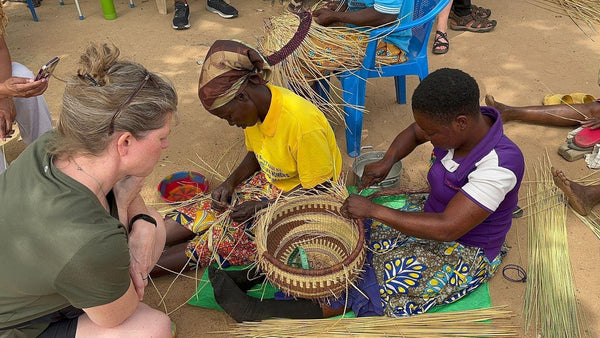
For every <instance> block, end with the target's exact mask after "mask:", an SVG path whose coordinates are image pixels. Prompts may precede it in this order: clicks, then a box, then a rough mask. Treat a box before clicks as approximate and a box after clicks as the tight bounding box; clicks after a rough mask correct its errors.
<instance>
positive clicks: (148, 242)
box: [129, 219, 156, 301]
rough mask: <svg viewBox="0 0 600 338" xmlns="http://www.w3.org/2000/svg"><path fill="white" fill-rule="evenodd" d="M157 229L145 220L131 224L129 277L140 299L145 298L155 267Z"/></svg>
mask: <svg viewBox="0 0 600 338" xmlns="http://www.w3.org/2000/svg"><path fill="white" fill-rule="evenodd" d="M155 246H156V227H155V226H154V225H153V224H152V223H149V222H147V221H145V220H143V219H138V220H137V221H135V223H132V224H131V229H130V232H129V256H130V262H129V275H130V276H131V280H132V281H133V285H134V286H135V291H136V292H137V294H138V297H139V298H140V301H141V300H142V299H143V298H144V288H145V287H146V286H147V285H148V275H149V274H150V271H152V268H153V267H154V261H153V258H154V248H155Z"/></svg>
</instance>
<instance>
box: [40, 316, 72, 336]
mask: <svg viewBox="0 0 600 338" xmlns="http://www.w3.org/2000/svg"><path fill="white" fill-rule="evenodd" d="M78 320H79V317H75V318H71V319H68V318H67V319H63V320H59V321H58V322H54V323H51V324H50V326H48V327H47V328H46V329H45V330H44V332H42V333H40V335H39V336H38V338H75V333H76V332H77V321H78Z"/></svg>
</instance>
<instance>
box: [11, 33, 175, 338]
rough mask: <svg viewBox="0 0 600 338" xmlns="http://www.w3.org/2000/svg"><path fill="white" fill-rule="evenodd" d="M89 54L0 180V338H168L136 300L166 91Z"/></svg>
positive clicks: (166, 127) (155, 251)
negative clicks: (52, 125)
mask: <svg viewBox="0 0 600 338" xmlns="http://www.w3.org/2000/svg"><path fill="white" fill-rule="evenodd" d="M118 56H119V50H118V49H117V48H116V47H114V46H111V45H106V44H103V45H91V46H90V47H88V48H87V50H86V52H85V53H84V54H83V55H82V56H81V61H80V68H79V70H78V73H77V75H76V76H73V77H71V78H70V79H69V81H68V83H67V85H66V88H65V93H64V95H63V108H62V112H61V115H60V118H59V120H58V126H57V129H56V130H54V131H50V132H48V133H46V134H44V135H42V136H41V137H40V138H39V139H37V140H36V141H35V142H33V143H32V144H31V145H30V146H29V147H27V149H25V151H24V152H23V153H22V154H21V155H20V156H19V157H18V158H17V159H16V160H15V161H14V162H13V163H12V164H11V166H10V167H9V168H8V169H6V171H5V172H4V173H3V174H2V175H0V200H2V208H0V219H2V222H1V223H0V248H1V250H2V252H1V255H2V260H1V261H0V270H2V278H1V279H0V336H3V337H4V336H5V335H8V336H10V337H13V336H18V337H21V336H26V337H75V336H78V337H79V336H80V337H95V336H103V337H150V336H153V337H171V336H172V332H171V321H170V320H169V317H168V316H167V315H165V314H164V313H162V312H160V311H158V310H155V309H152V308H151V307H149V306H148V305H146V304H144V303H142V302H141V301H142V298H143V296H144V288H145V287H146V286H147V284H148V280H147V279H148V273H149V272H150V270H151V269H152V267H153V266H154V264H155V263H156V261H157V260H158V258H159V256H160V253H161V252H162V249H163V247H164V243H165V228H164V222H163V220H162V217H160V215H159V214H158V212H156V211H155V210H153V209H150V208H148V207H147V206H146V204H145V203H144V200H143V199H142V197H141V195H140V193H139V192H140V190H141V188H142V185H143V180H144V177H146V176H148V175H149V174H150V173H151V172H152V170H153V168H154V165H155V164H156V163H157V162H158V159H159V158H160V155H161V152H162V150H163V149H165V148H166V147H167V146H168V143H167V137H168V136H169V132H170V124H171V119H172V117H173V115H174V114H175V113H176V111H177V94H176V93H175V89H174V88H173V86H172V85H171V84H170V83H169V82H167V81H166V80H165V79H163V78H161V77H160V76H158V75H157V74H155V73H151V72H149V71H148V70H146V69H145V68H144V67H143V66H141V65H139V64H137V63H133V62H130V61H120V60H118Z"/></svg>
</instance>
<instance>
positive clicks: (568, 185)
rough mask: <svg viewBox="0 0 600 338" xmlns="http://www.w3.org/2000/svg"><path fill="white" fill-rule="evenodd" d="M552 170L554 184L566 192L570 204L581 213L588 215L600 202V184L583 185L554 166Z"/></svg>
mask: <svg viewBox="0 0 600 338" xmlns="http://www.w3.org/2000/svg"><path fill="white" fill-rule="evenodd" d="M551 170H552V178H553V179H554V184H556V186H557V187H558V188H559V189H560V190H562V191H563V192H564V193H565V195H566V196H567V198H568V199H569V205H570V206H571V207H573V209H574V210H575V211H576V212H577V213H579V214H580V215H582V216H586V215H587V214H588V213H589V212H590V210H591V209H592V208H593V207H594V206H595V205H596V204H598V202H600V185H590V186H585V185H581V184H578V183H575V182H573V181H571V180H569V179H567V177H566V176H565V174H564V173H563V172H562V171H561V170H557V169H555V168H554V167H552V168H551Z"/></svg>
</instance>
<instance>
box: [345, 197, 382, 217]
mask: <svg viewBox="0 0 600 338" xmlns="http://www.w3.org/2000/svg"><path fill="white" fill-rule="evenodd" d="M373 206H374V203H373V202H371V200H369V199H368V198H366V197H363V196H360V195H355V194H352V195H350V196H348V198H346V200H345V201H344V204H343V205H342V207H341V208H340V212H341V213H342V215H343V216H344V217H347V218H372V213H371V211H372V210H373Z"/></svg>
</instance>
